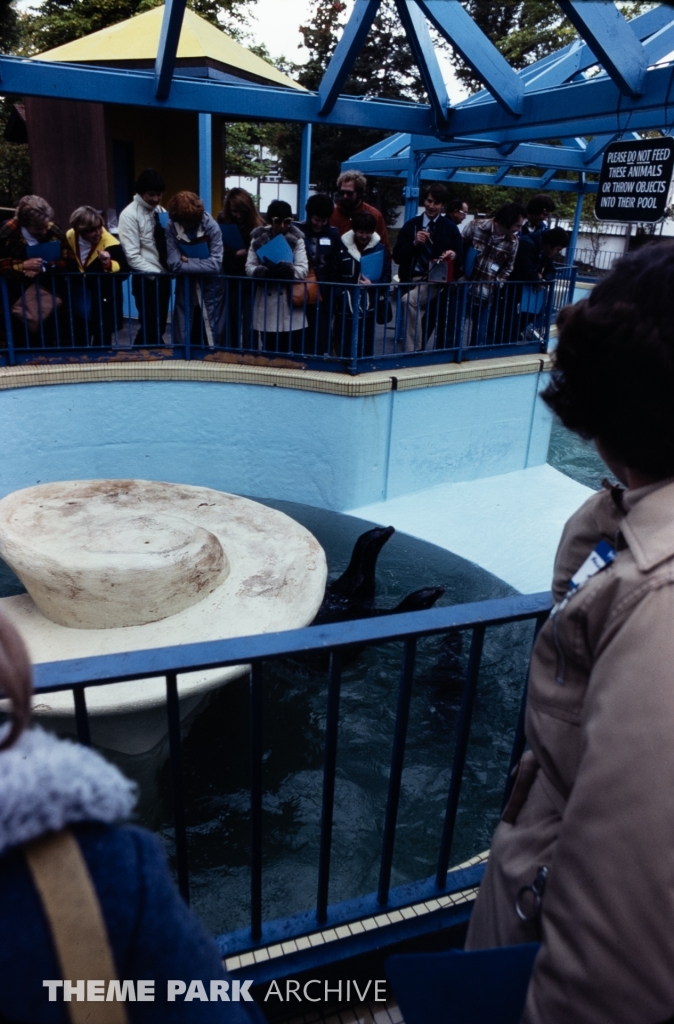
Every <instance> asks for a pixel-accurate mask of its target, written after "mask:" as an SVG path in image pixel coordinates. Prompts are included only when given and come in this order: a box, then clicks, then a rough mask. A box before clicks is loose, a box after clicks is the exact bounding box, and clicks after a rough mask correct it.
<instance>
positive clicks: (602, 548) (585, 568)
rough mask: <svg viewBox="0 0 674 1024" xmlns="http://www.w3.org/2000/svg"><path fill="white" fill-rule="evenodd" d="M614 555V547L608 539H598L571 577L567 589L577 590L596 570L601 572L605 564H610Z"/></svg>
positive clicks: (594, 574)
mask: <svg viewBox="0 0 674 1024" xmlns="http://www.w3.org/2000/svg"><path fill="white" fill-rule="evenodd" d="M615 555H616V553H615V549H614V548H612V547H611V545H610V544H609V543H608V541H605V540H600V541H599V543H598V544H597V546H596V548H595V549H594V551H592V552H591V553H590V554H589V555H588V556H587V558H586V559H585V561H584V562H583V564H582V565H581V567H580V569H578V570H577V572H575V573H574V575H573V576H572V577H571V581H570V583H569V590H570V591H571V592H573V591H574V590H578V587H582V585H583V583H587V581H588V580H589V579H591V578H592V576H596V575H597V573H598V572H601V570H602V569H605V568H606V566H607V565H610V564H611V562H612V561H613V559H614V558H615Z"/></svg>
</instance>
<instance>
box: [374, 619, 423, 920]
mask: <svg viewBox="0 0 674 1024" xmlns="http://www.w3.org/2000/svg"><path fill="white" fill-rule="evenodd" d="M416 654H417V641H416V637H412V638H410V639H408V640H406V641H405V654H404V657H403V665H402V670H401V673H400V689H399V691H398V710H397V712H396V725H395V734H394V737H393V753H392V755H391V774H390V776H389V784H388V799H387V801H386V819H385V821H384V841H383V843H382V854H381V867H380V870H379V889H378V892H377V900H378V902H379V903H381V905H382V906H385V904H386V903H387V902H388V894H389V887H390V885H391V868H392V866H393V844H394V842H395V832H396V822H397V820H398V805H399V803H400V785H401V782H402V774H403V762H404V759H405V742H406V740H407V724H408V722H409V717H410V701H411V700H412V684H413V682H414V662H415V659H416Z"/></svg>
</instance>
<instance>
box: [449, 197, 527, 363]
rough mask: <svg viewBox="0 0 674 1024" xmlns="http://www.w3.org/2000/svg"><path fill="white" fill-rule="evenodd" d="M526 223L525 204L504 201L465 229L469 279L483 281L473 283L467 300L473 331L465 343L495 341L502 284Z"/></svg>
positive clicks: (467, 274)
mask: <svg viewBox="0 0 674 1024" xmlns="http://www.w3.org/2000/svg"><path fill="white" fill-rule="evenodd" d="M523 223H524V207H523V206H522V204H521V203H505V204H504V205H503V206H500V207H499V208H498V210H496V212H495V213H494V215H493V216H492V217H489V218H488V219H487V220H478V219H477V217H476V218H475V220H473V221H471V223H470V224H469V225H468V227H467V228H466V229H465V230H464V232H463V247H464V266H465V274H466V278H467V279H468V280H469V281H475V282H481V284H477V283H476V284H475V285H474V286H473V288H472V289H471V294H470V297H469V301H468V302H467V303H466V309H467V314H468V324H469V325H470V333H469V334H468V336H467V337H466V339H465V340H464V344H468V345H487V344H489V343H490V342H492V341H493V340H494V333H495V330H494V329H495V323H496V314H497V309H498V301H497V300H498V292H499V287H500V285H501V284H503V282H505V281H507V280H508V278H509V277H510V275H511V274H512V272H513V267H514V266H515V256H516V255H517V246H518V244H519V231H520V228H521V227H522V224H523Z"/></svg>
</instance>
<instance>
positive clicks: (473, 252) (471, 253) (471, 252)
mask: <svg viewBox="0 0 674 1024" xmlns="http://www.w3.org/2000/svg"><path fill="white" fill-rule="evenodd" d="M478 255H479V253H478V251H477V249H474V248H473V246H472V245H471V246H469V248H468V249H466V250H464V254H463V273H464V276H465V277H467V278H468V279H470V278H471V277H472V274H473V269H474V268H475V260H476V259H477V257H478Z"/></svg>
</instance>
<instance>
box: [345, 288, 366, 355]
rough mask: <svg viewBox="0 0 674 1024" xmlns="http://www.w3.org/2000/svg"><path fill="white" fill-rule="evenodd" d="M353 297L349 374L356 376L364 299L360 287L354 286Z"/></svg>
mask: <svg viewBox="0 0 674 1024" xmlns="http://www.w3.org/2000/svg"><path fill="white" fill-rule="evenodd" d="M347 294H348V293H347ZM351 297H352V298H351V303H352V306H353V321H352V323H351V362H350V363H349V373H350V374H352V375H355V374H357V373H358V331H359V328H360V305H361V298H362V295H361V287H360V285H354V286H353V290H352V291H351ZM345 298H346V296H345Z"/></svg>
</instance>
